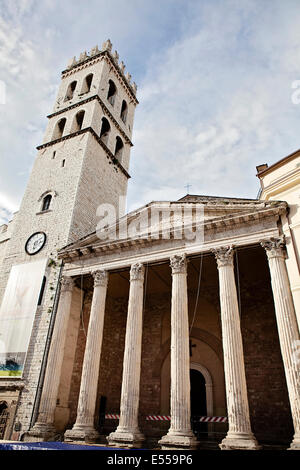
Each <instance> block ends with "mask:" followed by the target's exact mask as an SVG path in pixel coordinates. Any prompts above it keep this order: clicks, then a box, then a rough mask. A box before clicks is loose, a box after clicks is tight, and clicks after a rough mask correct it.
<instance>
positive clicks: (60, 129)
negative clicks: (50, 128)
mask: <svg viewBox="0 0 300 470" xmlns="http://www.w3.org/2000/svg"><path fill="white" fill-rule="evenodd" d="M66 122H67V120H66V118H62V119H60V120H59V121H58V122H57V123H56V125H55V128H54V132H53V140H56V139H60V138H61V137H62V136H63V133H64V129H65V125H66Z"/></svg>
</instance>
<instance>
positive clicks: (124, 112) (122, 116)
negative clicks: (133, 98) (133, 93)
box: [120, 100, 128, 123]
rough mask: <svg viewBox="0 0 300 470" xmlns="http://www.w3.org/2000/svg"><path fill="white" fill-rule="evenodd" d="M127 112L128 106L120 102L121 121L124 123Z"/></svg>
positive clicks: (124, 102)
mask: <svg viewBox="0 0 300 470" xmlns="http://www.w3.org/2000/svg"><path fill="white" fill-rule="evenodd" d="M127 111H128V106H127V103H126V101H125V100H123V101H122V108H121V114H120V116H121V119H122V121H123V122H124V123H125V122H126V119H127Z"/></svg>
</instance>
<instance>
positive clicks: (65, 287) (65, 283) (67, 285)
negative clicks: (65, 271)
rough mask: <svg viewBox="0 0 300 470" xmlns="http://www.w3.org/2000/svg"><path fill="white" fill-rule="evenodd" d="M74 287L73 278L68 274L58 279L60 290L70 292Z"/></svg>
mask: <svg viewBox="0 0 300 470" xmlns="http://www.w3.org/2000/svg"><path fill="white" fill-rule="evenodd" d="M73 287H74V280H73V278H72V277H70V276H63V277H62V278H61V280H60V291H61V292H71V291H72V290H73Z"/></svg>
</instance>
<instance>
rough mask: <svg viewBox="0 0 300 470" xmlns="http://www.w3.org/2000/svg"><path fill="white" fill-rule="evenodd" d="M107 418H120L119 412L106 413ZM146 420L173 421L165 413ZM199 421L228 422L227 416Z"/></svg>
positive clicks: (208, 417)
mask: <svg viewBox="0 0 300 470" xmlns="http://www.w3.org/2000/svg"><path fill="white" fill-rule="evenodd" d="M105 419H120V415H118V414H112V413H109V414H106V415H105ZM146 421H171V416H165V415H148V416H146ZM199 421H200V422H202V423H226V422H227V417H226V416H200V418H199Z"/></svg>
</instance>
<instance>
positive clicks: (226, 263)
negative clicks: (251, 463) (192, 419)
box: [213, 247, 259, 450]
mask: <svg viewBox="0 0 300 470" xmlns="http://www.w3.org/2000/svg"><path fill="white" fill-rule="evenodd" d="M213 253H214V254H215V257H216V260H217V265H218V272H219V291H220V304H221V322H222V340H223V353H224V373H225V385H226V399H227V413H228V424H229V429H228V433H227V435H226V437H225V439H223V441H222V443H221V444H220V447H221V449H222V450H228V449H246V450H255V449H258V448H259V446H258V443H257V441H256V439H255V437H254V436H253V434H252V431H251V425H250V416H249V405H248V397H247V384H246V375H245V365H244V353H243V343H242V333H241V325H240V315H239V307H238V300H237V292H236V285H235V278H234V267H233V249H232V247H222V248H219V249H217V250H213Z"/></svg>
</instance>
